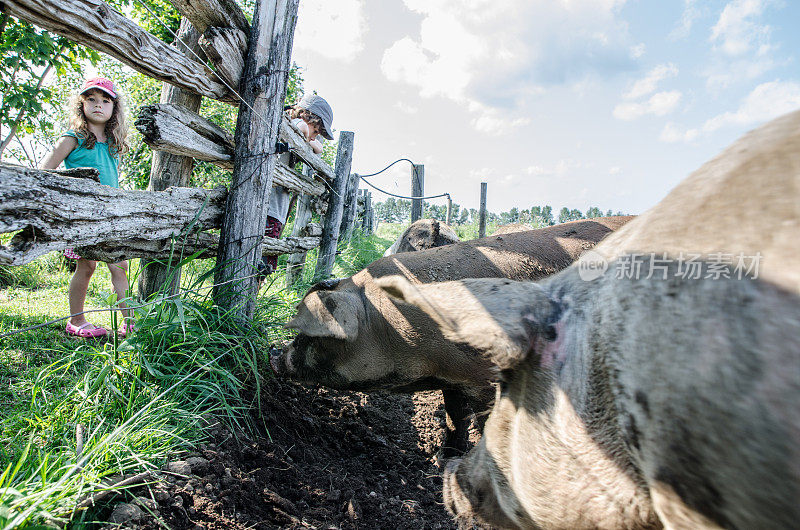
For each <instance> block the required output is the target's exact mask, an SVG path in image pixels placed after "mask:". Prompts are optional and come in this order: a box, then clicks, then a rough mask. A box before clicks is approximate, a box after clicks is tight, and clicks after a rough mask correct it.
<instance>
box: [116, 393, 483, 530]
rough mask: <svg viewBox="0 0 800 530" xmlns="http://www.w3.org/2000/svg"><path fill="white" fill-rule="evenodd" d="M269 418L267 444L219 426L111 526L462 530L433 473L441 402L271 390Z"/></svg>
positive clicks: (433, 397) (265, 419) (119, 508)
mask: <svg viewBox="0 0 800 530" xmlns="http://www.w3.org/2000/svg"><path fill="white" fill-rule="evenodd" d="M261 408H262V411H263V414H262V416H261V425H262V426H263V430H262V432H261V433H260V434H259V435H257V436H248V437H246V436H243V435H241V434H234V433H231V432H229V431H228V430H227V429H224V428H222V427H218V428H216V430H215V435H214V441H213V442H210V443H208V444H206V445H205V446H203V447H202V448H201V450H200V451H199V452H197V453H194V454H191V455H188V456H186V457H184V458H183V460H181V461H176V462H171V463H170V464H169V465H168V468H167V470H166V471H165V472H164V473H163V475H162V479H161V482H160V483H159V484H157V485H151V486H147V487H139V488H136V489H134V490H131V495H129V496H128V499H126V500H124V502H122V501H123V499H121V498H120V499H119V503H118V504H116V505H115V506H112V507H113V512H111V511H110V510H111V508H109V513H108V514H107V515H106V520H108V521H109V524H108V525H106V528H148V529H149V528H153V529H155V528H159V527H161V528H163V527H167V528H173V529H195V530H199V529H223V528H225V529H227V528H232V529H238V528H241V529H245V528H254V529H269V528H292V529H294V528H320V529H383V528H390V529H395V530H402V529H414V530H419V529H445V528H447V529H449V528H457V525H456V524H455V523H454V522H453V520H452V518H451V517H450V515H449V514H448V513H447V511H446V510H445V508H444V506H443V504H442V480H441V476H440V473H439V470H438V469H437V467H436V466H435V464H434V454H435V452H436V450H437V449H438V448H439V446H440V444H441V442H442V438H443V436H444V423H445V413H444V408H443V405H442V399H441V394H440V393H438V392H424V393H418V394H414V395H397V394H387V393H370V394H363V393H358V392H336V391H333V390H329V389H325V388H306V387H302V386H299V385H295V384H293V383H287V382H279V381H275V380H272V381H270V382H269V383H268V388H267V389H266V390H265V391H264V392H263V397H262V403H261ZM477 436H478V435H477V432H475V430H474V427H473V433H472V437H473V440H474V439H477ZM133 496H138V498H133Z"/></svg>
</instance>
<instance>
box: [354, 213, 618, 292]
mask: <svg viewBox="0 0 800 530" xmlns="http://www.w3.org/2000/svg"><path fill="white" fill-rule="evenodd" d="M633 218H634V216H614V217H598V218H595V219H582V220H579V221H572V222H569V223H563V224H559V225H555V226H548V227H546V228H540V229H538V230H528V231H524V232H517V233H513V234H505V235H499V236H489V237H484V238H482V239H474V240H471V241H463V242H460V243H454V244H452V245H447V246H443V247H437V248H432V249H428V250H421V251H419V252H410V253H403V254H395V255H392V256H387V257H384V258H381V259H379V260H377V261H375V262H373V263H371V264H370V265H368V266H367V267H366V268H365V269H364V270H362V271H360V272H359V273H357V274H356V275H354V276H353V278H352V279H353V282H354V283H355V284H356V285H359V286H363V285H365V284H366V283H367V282H369V281H370V280H372V279H374V278H380V277H383V276H390V275H394V274H400V275H403V276H405V277H406V278H407V279H408V280H409V281H413V282H419V283H430V282H440V281H448V280H460V279H464V278H510V279H513V280H539V279H542V278H545V277H547V276H549V275H551V274H554V273H556V272H558V271H560V270H562V269H564V268H566V267H568V266H569V265H570V264H571V263H572V262H574V261H575V260H576V259H577V258H578V257H579V256H580V255H581V254H582V253H583V252H585V251H587V250H589V249H591V248H593V247H594V246H595V245H596V244H597V243H599V242H600V241H601V240H602V239H603V238H605V237H606V236H607V235H608V234H610V233H611V232H613V231H615V230H617V229H618V228H620V227H621V226H623V225H624V224H625V223H627V222H628V221H630V220H631V219H633Z"/></svg>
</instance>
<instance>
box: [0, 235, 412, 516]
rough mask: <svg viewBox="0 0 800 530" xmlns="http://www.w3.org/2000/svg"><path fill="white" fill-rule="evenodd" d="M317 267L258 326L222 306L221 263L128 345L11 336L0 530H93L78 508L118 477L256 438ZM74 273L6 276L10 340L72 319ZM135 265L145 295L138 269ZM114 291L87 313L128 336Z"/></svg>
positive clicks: (0, 361) (23, 271)
mask: <svg viewBox="0 0 800 530" xmlns="http://www.w3.org/2000/svg"><path fill="white" fill-rule="evenodd" d="M380 228H381V229H383V232H379V233H378V234H376V235H373V236H365V235H363V234H362V233H361V232H360V231H358V230H356V231H355V232H354V234H353V237H352V238H351V239H350V241H349V242H348V243H347V244H341V245H340V246H339V252H338V253H337V256H336V259H335V262H334V268H333V275H334V276H337V277H344V276H350V275H352V274H353V273H354V272H356V271H358V270H360V269H362V268H363V267H365V266H366V265H367V264H369V263H371V262H372V261H374V260H375V259H378V258H379V257H381V256H382V255H383V252H384V250H385V249H386V248H387V247H388V246H389V245H391V243H392V242H393V241H394V239H395V238H396V237H397V235H399V234H400V232H402V230H403V229H404V228H405V226H399V225H398V226H392V225H386V224H381V226H380ZM316 258H317V251H316V250H314V251H311V252H309V253H308V255H307V259H306V266H305V269H304V271H303V275H302V277H301V278H300V279H299V280H298V281H297V282H296V283H295V285H294V286H293V288H292V289H287V288H286V286H285V282H286V280H285V263H286V257H285V256H282V257H281V258H280V260H279V269H278V271H277V272H276V273H274V274H272V275H271V276H270V277H269V278H267V280H266V281H265V282H264V284H263V285H262V287H261V289H260V291H259V294H258V298H257V301H256V311H255V315H254V317H253V319H252V321H250V322H240V321H238V320H237V319H235V318H233V316H232V314H230V313H228V312H226V311H224V310H223V309H222V308H220V307H219V306H216V305H214V304H213V302H212V299H211V295H212V291H211V289H210V288H209V287H210V286H211V284H212V282H213V272H214V270H213V266H214V262H213V260H188V262H187V263H186V265H185V266H184V267H183V273H182V275H181V293H180V296H178V297H167V296H164V295H163V294H162V295H161V296H156V297H155V298H154V299H153V303H150V304H147V305H145V306H144V307H140V308H136V309H135V320H136V328H137V329H136V331H135V332H134V333H133V334H132V335H131V336H129V337H128V338H127V340H121V339H119V338H118V337H116V336H111V337H109V338H107V339H93V340H85V339H79V338H75V337H72V336H69V335H67V334H66V333H65V331H64V326H65V322H64V321H63V320H61V321H59V322H57V323H52V324H49V325H45V326H43V327H40V328H37V329H33V330H29V331H25V332H23V333H18V334H13V335H10V336H8V337H3V338H0V405H2V407H0V528H12V527H13V528H18V527H24V528H37V527H39V526H46V527H53V526H64V525H65V524H67V525H69V526H70V527H71V528H81V527H84V526H87V525H91V522H92V521H93V520H94V519H96V518H98V517H99V516H100V515H99V514H98V512H97V511H93V510H86V509H76V507H77V506H78V505H79V503H80V502H81V500H82V499H85V498H86V497H87V495H88V494H89V493H90V492H91V491H94V490H96V489H98V488H102V487H103V482H104V480H108V479H109V477H112V476H119V475H123V476H125V475H133V474H136V473H140V472H142V471H145V470H150V469H155V468H158V467H160V466H161V465H163V463H164V462H165V461H166V460H167V459H170V458H172V459H174V458H176V457H178V456H179V455H180V454H181V453H183V452H185V451H188V450H190V449H192V448H195V447H197V445H198V444H199V443H201V442H202V441H203V440H204V439H205V438H206V437H207V435H208V430H209V425H210V421H209V420H210V418H211V417H212V416H213V418H214V419H216V420H221V421H224V422H226V423H227V424H228V425H229V427H231V428H232V429H235V430H239V431H242V430H244V431H246V430H249V429H253V428H254V426H253V424H252V421H253V420H252V417H253V415H252V414H251V413H252V411H253V407H255V406H256V400H257V395H258V392H259V390H260V384H261V379H260V377H261V375H260V374H263V373H266V372H268V370H260V369H259V368H260V367H263V366H265V363H266V361H267V360H268V359H267V355H268V350H269V346H270V344H273V343H275V342H278V341H281V340H283V339H285V338H287V337H288V332H287V331H286V330H284V328H283V324H284V323H285V322H287V321H288V320H289V318H290V317H291V316H292V315H293V314H294V308H295V306H296V304H297V302H298V301H299V300H300V298H301V297H302V295H303V294H304V293H305V291H306V290H307V288H308V287H309V286H310V285H311V284H312V283H313V273H314V268H315V264H316ZM68 265H69V262H68V261H67V260H65V259H64V258H63V257H62V256H60V255H58V254H50V255H47V256H43V257H42V258H40V259H38V260H36V261H35V262H33V263H31V264H28V265H25V266H22V267H0V335H3V334H5V333H7V332H10V331H14V330H20V329H22V328H27V327H32V326H36V325H39V324H43V323H46V322H49V321H51V320H55V319H58V318H60V317H63V316H66V315H67V314H68V312H69V306H68V302H67V287H68V285H69V280H70V277H71V272H70V271H69V270H68ZM130 265H131V267H130V271H129V277H130V278H131V280H130V282H131V285H132V286H134V288H133V289H132V291H135V282H136V279H137V277H138V274H139V272H140V271H139V265H138V260H133V261H132V262H131V264H130ZM111 292H112V291H111V282H110V276H109V273H108V269H107V267H105V266H104V265H102V264H99V265H98V267H97V270H96V272H95V274H94V276H93V277H92V281H91V283H90V285H89V290H88V294H87V300H86V309H87V310H88V309H99V311H97V312H93V313H91V314H89V315H87V317H88V318H89V320H90V321H92V322H94V323H96V324H98V325H102V326H104V327H106V328H107V329H116V328H117V327H118V326H117V321H116V320H117V318H118V317H117V315H118V314H117V313H114V312H112V311H111V310H110V304H111V303H113V301H114V297H113V296H112V295H111ZM138 303H139V302H136V301H134V300H130V301H129V305H136V304H138ZM79 431H80V432H82V433H83V434H82V436H79V435H78V434H77V433H78V432H79ZM79 438H80V439H81V440H82V443H83V447H82V450H81V451H80V452H79V451H78V445H79ZM95 510H96V509H95Z"/></svg>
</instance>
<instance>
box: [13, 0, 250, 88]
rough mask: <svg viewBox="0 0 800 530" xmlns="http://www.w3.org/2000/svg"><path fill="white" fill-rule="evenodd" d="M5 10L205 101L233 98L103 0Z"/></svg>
mask: <svg viewBox="0 0 800 530" xmlns="http://www.w3.org/2000/svg"><path fill="white" fill-rule="evenodd" d="M0 6H2V11H3V12H4V13H8V14H9V15H13V16H15V17H18V18H21V19H23V20H26V21H28V22H30V23H32V24H35V25H37V26H39V27H42V28H44V29H46V30H48V31H52V32H53V33H57V34H59V35H62V36H64V37H66V38H68V39H70V40H72V41H75V42H78V43H80V44H83V45H85V46H88V47H90V48H93V49H95V50H97V51H101V52H103V53H107V54H108V55H111V56H112V57H114V58H116V59H118V60H120V61H122V62H123V63H125V64H127V65H128V66H130V67H131V68H133V69H134V70H137V71H139V72H142V73H143V74H145V75H148V76H150V77H154V78H156V79H160V80H161V81H166V82H167V83H171V84H173V85H175V86H178V87H180V88H183V89H185V90H189V91H191V92H194V93H196V94H200V95H201V96H207V97H210V98H214V99H219V100H223V101H228V102H231V101H233V98H234V96H233V94H232V93H231V92H230V91H229V90H228V88H227V87H225V85H224V84H223V83H221V82H220V81H219V80H218V79H217V78H216V77H215V75H214V74H213V72H212V71H211V70H210V69H209V68H208V67H206V65H204V64H202V63H201V62H199V61H197V60H195V59H194V58H192V57H189V56H187V55H185V54H184V53H183V52H181V51H180V50H178V49H177V48H176V47H174V46H169V45H167V44H166V43H164V42H162V41H161V40H159V39H158V38H156V37H154V36H153V35H151V34H150V33H148V32H147V31H145V30H143V29H142V28H140V27H139V26H138V25H137V24H136V23H134V22H133V21H131V20H129V19H127V18H126V17H124V16H123V15H121V14H120V13H118V12H117V11H115V10H114V9H112V8H111V7H109V6H108V5H107V4H106V3H104V2H102V1H100V0H58V1H54V0H3V2H2V4H0Z"/></svg>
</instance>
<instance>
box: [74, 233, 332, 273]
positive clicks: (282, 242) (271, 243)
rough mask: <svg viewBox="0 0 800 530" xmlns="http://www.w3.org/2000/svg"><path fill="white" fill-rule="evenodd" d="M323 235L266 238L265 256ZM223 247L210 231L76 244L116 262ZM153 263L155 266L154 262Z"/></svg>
mask: <svg viewBox="0 0 800 530" xmlns="http://www.w3.org/2000/svg"><path fill="white" fill-rule="evenodd" d="M319 240H320V238H319V237H286V238H282V239H275V238H271V237H265V238H264V240H263V242H262V245H261V248H262V255H264V256H268V255H278V254H290V255H295V254H300V255H303V254H305V253H306V252H308V251H309V250H311V249H313V248H316V247H317V246H319ZM218 249H219V236H218V235H216V234H210V233H208V232H196V233H192V234H189V235H188V236H186V237H182V238H180V239H175V240H172V239H163V240H157V241H153V240H138V239H127V240H123V241H119V242H115V241H108V242H105V243H102V244H100V245H96V246H93V247H76V248H75V252H77V253H78V255H80V256H83V257H85V258H88V259H95V260H98V261H105V262H107V263H114V262H117V261H122V260H125V259H132V258H147V259H148V261H151V262H152V261H155V260H158V261H159V262H162V263H164V265H163V266H166V263H168V262H169V261H170V260H173V261H176V260H178V259H180V258H182V257H186V256H191V255H192V254H195V253H197V252H199V254H198V256H197V258H198V259H206V258H215V257H217V251H218ZM151 266H152V265H151Z"/></svg>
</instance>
